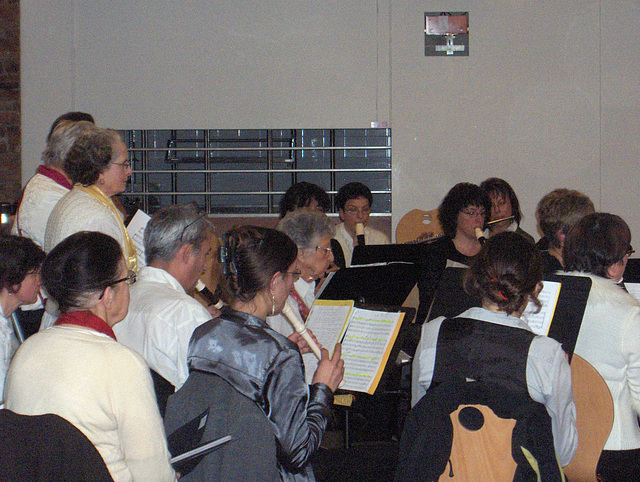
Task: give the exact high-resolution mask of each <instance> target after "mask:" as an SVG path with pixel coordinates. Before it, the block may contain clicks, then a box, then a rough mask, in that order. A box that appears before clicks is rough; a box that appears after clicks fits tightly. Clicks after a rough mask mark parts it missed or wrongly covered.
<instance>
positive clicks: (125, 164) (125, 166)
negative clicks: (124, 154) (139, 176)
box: [111, 161, 131, 171]
mask: <svg viewBox="0 0 640 482" xmlns="http://www.w3.org/2000/svg"><path fill="white" fill-rule="evenodd" d="M111 164H115V165H116V166H120V167H122V169H124V170H125V171H126V170H127V169H131V161H124V162H112V163H111Z"/></svg>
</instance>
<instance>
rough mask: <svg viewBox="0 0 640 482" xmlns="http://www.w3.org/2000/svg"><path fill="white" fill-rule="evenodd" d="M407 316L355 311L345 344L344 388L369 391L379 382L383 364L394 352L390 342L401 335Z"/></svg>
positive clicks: (384, 312) (352, 313)
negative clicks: (402, 322)
mask: <svg viewBox="0 0 640 482" xmlns="http://www.w3.org/2000/svg"><path fill="white" fill-rule="evenodd" d="M403 315H404V313H397V312H396V313H389V312H386V311H371V310H362V309H359V308H354V309H353V311H352V312H351V316H350V317H349V326H348V328H347V330H346V335H345V337H344V340H343V341H342V359H343V360H344V380H345V384H344V387H343V388H344V389H345V390H356V391H360V392H368V391H369V389H370V387H371V385H372V384H373V382H374V381H375V382H377V379H379V376H378V375H379V374H380V371H381V370H383V369H384V367H381V362H382V361H383V359H385V355H387V356H388V353H387V352H388V350H390V349H391V346H390V344H389V341H390V340H391V338H392V337H393V336H394V335H395V334H396V333H397V328H398V326H399V321H400V320H401V319H402V317H403Z"/></svg>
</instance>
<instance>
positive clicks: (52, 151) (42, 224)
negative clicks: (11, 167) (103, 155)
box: [11, 114, 95, 248]
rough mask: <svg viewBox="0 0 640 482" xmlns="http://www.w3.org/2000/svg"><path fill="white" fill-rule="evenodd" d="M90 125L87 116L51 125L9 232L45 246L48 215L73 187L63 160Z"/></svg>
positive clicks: (42, 246)
mask: <svg viewBox="0 0 640 482" xmlns="http://www.w3.org/2000/svg"><path fill="white" fill-rule="evenodd" d="M86 115H87V116H89V114H86ZM89 117H91V116H89ZM74 119H75V118H74ZM78 120H79V119H78ZM92 128H95V125H94V124H93V122H88V121H87V120H79V122H75V121H73V120H64V119H63V120H62V121H60V122H59V123H58V124H55V127H52V132H51V134H50V136H49V138H48V139H47V147H46V148H45V150H44V152H43V153H42V164H41V165H40V166H38V170H37V171H36V174H35V175H34V176H33V177H32V178H31V179H29V182H27V185H26V186H25V188H24V193H23V194H22V199H21V200H20V206H19V207H18V212H17V213H16V220H15V223H14V225H13V228H12V231H11V233H12V234H16V235H19V236H25V237H27V238H30V239H32V240H33V241H34V242H35V243H36V244H37V245H38V246H40V247H41V248H44V234H45V230H46V229H47V221H48V220H49V215H50V214H51V211H53V208H54V207H55V206H56V204H58V201H60V199H62V197H63V196H64V195H65V194H67V193H68V192H69V191H70V190H71V188H72V187H73V184H72V182H71V179H70V178H69V176H68V175H67V173H66V172H65V170H64V161H65V159H66V158H67V154H68V153H69V149H71V146H73V143H74V142H75V141H76V139H77V138H78V137H80V136H81V135H82V134H84V133H85V132H87V131H88V130H90V129H92Z"/></svg>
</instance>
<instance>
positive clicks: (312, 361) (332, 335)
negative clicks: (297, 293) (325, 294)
mask: <svg viewBox="0 0 640 482" xmlns="http://www.w3.org/2000/svg"><path fill="white" fill-rule="evenodd" d="M351 308H353V300H342V301H330V300H316V301H315V303H313V306H312V307H311V311H310V312H309V317H308V318H307V322H306V323H305V326H306V327H307V329H308V330H311V331H312V332H313V334H314V335H315V336H316V338H317V339H318V342H319V343H320V345H322V347H323V348H326V349H327V350H329V353H331V355H333V349H334V347H335V346H336V343H338V340H339V339H340V338H341V337H342V333H343V332H344V329H345V328H346V321H347V318H348V317H349V312H350V311H351ZM302 358H303V360H304V367H305V377H306V379H307V383H308V384H311V380H312V379H313V374H314V373H315V371H316V368H317V367H318V359H317V358H316V356H315V355H314V354H313V353H306V354H304V355H303V356H302Z"/></svg>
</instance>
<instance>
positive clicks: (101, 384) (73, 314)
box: [5, 231, 176, 481]
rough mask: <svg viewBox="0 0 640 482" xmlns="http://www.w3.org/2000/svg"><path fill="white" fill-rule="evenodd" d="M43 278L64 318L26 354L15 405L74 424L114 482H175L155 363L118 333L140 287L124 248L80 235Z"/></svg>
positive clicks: (12, 386)
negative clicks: (128, 266)
mask: <svg viewBox="0 0 640 482" xmlns="http://www.w3.org/2000/svg"><path fill="white" fill-rule="evenodd" d="M42 278H43V282H44V286H45V288H46V289H47V292H48V293H49V295H50V296H52V297H53V298H54V299H55V300H56V301H57V302H58V306H59V307H60V311H61V312H62V314H61V315H60V317H59V318H58V320H57V321H56V324H55V326H53V327H51V328H48V329H46V330H44V331H40V332H38V333H36V334H35V335H33V336H31V337H29V338H28V339H27V340H26V341H25V342H24V343H23V344H22V345H21V346H20V348H19V349H18V351H17V352H16V355H15V357H14V359H13V362H12V363H11V367H10V369H9V373H8V374H7V383H6V390H5V394H6V400H5V402H6V407H7V408H8V409H9V410H12V411H14V412H16V413H19V414H23V415H42V414H45V413H54V414H56V415H59V416H61V417H62V418H65V419H66V420H68V421H69V422H71V423H72V424H73V425H75V426H76V427H77V428H78V429H79V430H80V431H81V432H82V433H84V435H86V437H87V438H88V439H89V440H90V441H91V443H93V445H95V447H96V449H97V450H98V452H99V453H100V455H101V456H102V458H103V460H104V462H105V464H106V465H107V468H108V469H109V472H110V473H111V476H112V477H113V478H114V480H162V481H165V480H167V481H173V480H175V478H176V477H175V473H174V471H173V469H172V468H171V465H170V464H169V458H170V456H169V451H168V449H167V443H166V439H165V436H164V431H163V427H162V419H161V418H160V412H159V411H158V406H157V404H156V398H155V392H154V390H153V384H152V381H151V374H150V372H149V367H148V366H147V364H146V363H145V361H144V359H143V358H142V357H141V356H139V355H138V354H137V353H135V352H133V351H132V350H130V349H129V348H126V347H125V346H123V345H121V344H120V343H118V342H117V341H116V338H115V335H114V333H113V329H112V327H113V326H114V325H115V324H116V323H118V322H120V321H121V320H122V319H123V318H124V317H125V315H126V314H127V310H128V307H129V284H131V283H133V282H134V281H135V274H133V273H132V272H128V271H127V269H126V266H125V261H124V257H123V255H122V249H121V248H120V245H119V244H118V242H117V241H116V240H115V239H113V238H112V237H110V236H107V235H106V234H102V233H98V232H90V231H83V232H79V233H76V234H73V235H71V236H69V237H68V238H66V239H65V240H64V241H62V242H61V243H60V244H58V245H57V246H56V247H55V248H53V249H52V250H51V252H50V253H49V255H48V256H47V258H46V259H45V261H44V263H43V265H42Z"/></svg>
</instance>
